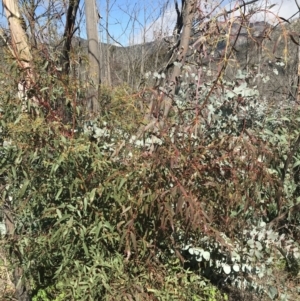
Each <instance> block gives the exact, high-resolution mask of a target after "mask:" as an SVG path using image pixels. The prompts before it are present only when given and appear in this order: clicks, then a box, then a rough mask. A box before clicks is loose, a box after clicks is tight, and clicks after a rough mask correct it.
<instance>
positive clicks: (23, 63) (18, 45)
mask: <svg viewBox="0 0 300 301" xmlns="http://www.w3.org/2000/svg"><path fill="white" fill-rule="evenodd" d="M3 7H4V10H5V14H6V18H7V21H8V25H9V29H10V34H11V44H12V46H11V47H10V50H11V52H12V55H13V57H14V58H15V59H16V61H17V63H18V65H19V66H20V68H21V69H23V70H24V71H25V72H26V73H25V83H22V85H23V88H24V90H25V89H26V88H29V87H30V86H31V85H32V83H33V82H34V74H33V68H32V67H33V66H32V55H31V52H30V47H29V43H28V38H27V35H26V32H25V30H24V28H23V27H22V16H21V14H20V11H19V7H18V1H17V0H3ZM7 205H8V204H7ZM4 215H5V226H6V230H7V235H8V237H9V238H13V236H14V235H15V234H14V230H15V226H14V218H13V215H12V214H11V211H10V210H9V207H7V208H5V210H4ZM12 256H13V257H14V258H12V261H15V262H14V263H15V265H16V267H15V269H14V272H13V274H14V279H13V282H14V285H15V288H16V299H17V300H18V301H29V300H31V298H30V294H29V293H28V290H27V288H26V285H25V283H24V279H22V275H23V270H22V267H21V265H22V258H20V257H18V256H15V254H12Z"/></svg>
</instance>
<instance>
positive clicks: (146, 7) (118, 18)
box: [0, 0, 300, 46]
mask: <svg viewBox="0 0 300 301" xmlns="http://www.w3.org/2000/svg"><path fill="white" fill-rule="evenodd" d="M107 1H109V7H110V9H109V20H108V23H109V33H110V35H111V36H112V37H113V38H114V39H115V40H116V41H118V42H120V43H121V44H122V45H124V46H126V45H130V44H136V43H141V42H143V37H144V35H145V36H146V41H151V40H153V39H154V38H155V37H157V36H158V35H160V34H162V35H170V34H171V33H172V31H173V29H174V25H175V22H176V12H175V9H174V0H163V1H162V0H151V1H150V0H147V1H146V0H134V1H132V0H106V1H103V0H97V6H98V8H99V12H100V15H101V16H102V18H101V25H99V32H100V37H101V40H102V41H103V42H105V41H106V31H105V25H106V6H107ZM248 1H250V0H245V2H248ZM298 1H299V4H300V0H298ZM43 2H44V5H47V3H48V0H43ZM64 2H65V1H57V2H56V3H57V4H59V3H64ZM178 2H179V3H180V2H181V1H180V0H179V1H178ZM205 2H206V3H210V5H211V6H212V7H216V6H217V5H218V4H220V5H219V6H220V8H219V10H220V9H222V8H223V9H224V7H225V8H226V9H227V10H229V9H230V8H233V7H234V6H235V5H236V4H237V3H239V1H238V0H237V1H232V0H223V1H222V0H207V1H205ZM1 3H2V1H1ZM163 3H165V4H163ZM202 3H204V1H202ZM240 3H242V2H241V1H240ZM271 4H276V6H274V7H273V8H271V12H269V13H266V14H265V13H264V12H263V11H261V12H260V13H258V14H256V16H255V18H254V19H255V20H253V21H259V20H264V18H265V17H266V19H267V20H268V21H269V22H275V23H277V22H278V18H276V17H275V16H277V15H279V16H281V17H283V18H285V19H288V18H290V17H291V16H292V15H293V14H294V13H295V12H296V11H297V6H296V4H295V0H259V1H258V2H257V3H255V4H253V5H254V6H256V7H262V8H264V7H266V5H267V6H270V5H271ZM83 5H84V1H83V0H81V5H80V7H81V9H82V11H83V13H84V6H83ZM253 5H252V6H251V7H253ZM40 11H41V10H40ZM1 12H3V10H2V9H1ZM216 12H217V10H216ZM0 14H1V13H0ZM235 14H238V12H236V13H235ZM0 23H1V24H2V26H6V20H5V18H4V17H3V16H2V18H1V17H0ZM61 25H62V23H61ZM80 28H81V31H80V33H81V37H83V38H85V37H86V34H85V23H84V22H83V23H81V26H80ZM61 29H62V28H61ZM111 43H113V41H112V40H111Z"/></svg>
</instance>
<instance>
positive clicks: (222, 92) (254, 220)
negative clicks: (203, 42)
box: [0, 44, 300, 301]
mask: <svg viewBox="0 0 300 301" xmlns="http://www.w3.org/2000/svg"><path fill="white" fill-rule="evenodd" d="M230 47H232V48H234V45H233V46H232V45H231V46H230ZM230 47H229V44H228V53H229V55H230V54H231V53H232V48H230ZM229 48H230V49H229ZM195 49H196V50H197V48H195ZM201 55H202V53H201V51H200V50H199V51H198V52H197V51H195V52H194V54H193V60H194V61H195V62H197V65H196V69H195V66H194V65H192V63H191V60H189V59H187V60H186V61H185V62H179V61H177V62H174V66H175V68H176V67H177V68H180V70H181V74H180V78H179V79H177V80H178V81H179V82H180V84H178V85H177V86H176V89H175V93H174V95H171V96H170V94H169V91H171V90H172V89H173V88H172V82H168V81H167V80H165V79H166V78H168V77H169V74H168V73H167V72H165V73H164V72H153V73H151V72H148V73H147V74H146V75H145V76H144V77H145V78H144V80H145V82H144V87H143V88H141V89H140V90H139V91H135V90H134V89H132V88H130V87H128V85H126V84H123V85H119V86H115V87H109V86H104V85H103V86H101V89H100V93H99V98H98V102H99V105H100V108H101V109H100V112H98V113H97V114H91V113H90V112H88V111H87V109H86V96H87V95H88V91H87V89H88V88H87V86H86V85H85V84H83V83H82V82H81V81H80V80H79V79H76V78H72V80H70V78H69V77H67V76H62V75H61V73H60V71H59V70H58V69H57V68H55V62H54V61H51V60H48V61H47V62H46V63H45V61H43V59H42V58H41V57H40V60H39V59H36V60H35V68H36V70H38V72H37V73H38V78H37V79H36V82H35V84H34V86H33V87H31V89H30V90H28V91H23V92H24V93H23V94H21V95H20V93H19V94H17V90H16V86H17V85H18V83H19V81H20V79H21V78H26V70H25V71H24V70H20V68H19V66H17V64H16V63H15V62H14V61H13V60H11V58H9V59H8V60H7V61H6V67H5V68H3V70H2V72H1V74H0V77H1V78H0V80H1V82H2V84H3V89H2V92H1V93H0V109H1V110H0V118H1V119H0V122H1V124H0V142H1V147H0V189H1V200H2V208H3V217H4V219H5V224H6V227H7V229H6V230H7V234H5V235H2V236H3V237H2V241H1V244H2V248H3V250H4V253H5V254H6V258H7V259H8V260H9V261H10V264H11V268H12V270H13V271H14V272H13V274H14V276H15V277H18V276H21V280H20V283H15V284H16V286H19V285H21V284H23V286H24V287H26V290H27V296H28V297H27V298H28V299H26V300H34V301H48V300H55V301H62V300H83V301H84V300H108V301H113V300H128V301H132V300H136V301H138V300H178V301H183V300H187V301H189V300H195V301H202V300H203V301H204V300H205V301H221V300H229V298H232V300H233V299H234V300H239V298H241V296H242V294H244V293H245V291H248V292H250V293H251V295H248V298H249V300H251V299H250V298H252V297H249V296H255V298H262V299H263V298H264V300H267V299H271V300H291V299H292V298H294V299H295V298H297V297H296V296H298V290H297V286H296V285H295V284H296V281H297V280H296V279H297V275H298V272H299V256H300V251H299V246H298V244H299V226H298V224H299V217H300V216H299V213H298V212H299V207H300V205H299V201H300V190H299V179H300V177H299V166H300V151H299V144H300V132H299V121H300V107H299V103H298V102H297V101H294V100H291V99H284V100H282V101H281V102H278V101H277V100H276V101H274V100H272V99H271V98H270V99H269V98H268V99H267V98H266V97H263V96H264V95H261V93H260V92H259V90H258V88H257V86H256V81H257V78H258V77H260V78H261V80H262V82H263V83H265V84H267V82H268V80H270V76H269V75H268V73H267V72H268V70H265V73H261V74H259V75H257V74H255V72H254V70H255V69H253V70H250V71H251V72H250V71H249V70H248V71H247V70H244V69H243V70H241V69H238V70H235V73H234V75H232V72H230V75H228V74H227V75H226V72H225V70H226V68H227V64H228V61H226V60H224V61H223V62H222V63H223V65H222V66H221V67H220V69H219V70H218V71H217V72H216V71H215V70H214V67H215V66H216V65H211V66H206V67H205V66H203V65H202V63H201ZM37 56H38V54H37ZM283 66H284V64H283V65H280V68H281V67H282V68H283ZM78 68H79V67H78ZM278 68H279V67H278ZM220 70H221V71H220ZM231 71H232V70H231ZM271 71H272V72H273V73H274V74H275V75H276V74H277V73H278V72H277V73H276V72H274V68H272V70H271ZM203 79H205V80H203ZM153 82H156V83H158V85H157V86H154V87H153V85H152V84H153ZM19 92H20V91H19ZM163 96H164V97H166V96H168V97H169V98H171V100H172V108H171V112H170V116H168V118H165V119H164V120H163V123H161V119H160V116H161V114H162V113H161V106H160V105H161V103H160V102H161V101H163V100H164V99H162V97H163ZM149 120H150V121H151V120H154V122H153V123H152V126H151V127H150V126H149V124H151V123H149ZM10 230H12V231H10ZM234 288H235V293H234V294H233V293H232V291H233V290H234ZM7 298H8V297H7ZM253 298H254V297H253ZM20 300H22V299H21V297H20ZM24 300H25V299H24Z"/></svg>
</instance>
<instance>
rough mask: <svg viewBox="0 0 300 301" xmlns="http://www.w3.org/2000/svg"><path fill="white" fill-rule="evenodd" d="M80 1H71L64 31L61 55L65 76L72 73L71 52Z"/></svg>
mask: <svg viewBox="0 0 300 301" xmlns="http://www.w3.org/2000/svg"><path fill="white" fill-rule="evenodd" d="M79 2H80V0H70V2H69V7H68V10H67V16H66V25H65V31H64V41H63V49H62V55H61V65H62V70H63V74H64V75H66V76H67V75H68V74H69V71H70V50H71V42H72V37H73V34H74V28H75V20H76V15H77V11H78V7H79Z"/></svg>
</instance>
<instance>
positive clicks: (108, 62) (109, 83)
mask: <svg viewBox="0 0 300 301" xmlns="http://www.w3.org/2000/svg"><path fill="white" fill-rule="evenodd" d="M109 4H110V1H109V0H106V24H105V26H106V42H107V46H106V83H107V85H108V86H111V75H110V74H111V72H110V36H109V33H108V18H109Z"/></svg>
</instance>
